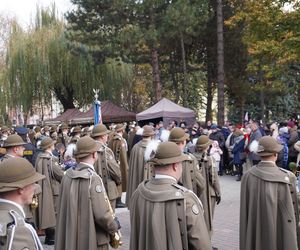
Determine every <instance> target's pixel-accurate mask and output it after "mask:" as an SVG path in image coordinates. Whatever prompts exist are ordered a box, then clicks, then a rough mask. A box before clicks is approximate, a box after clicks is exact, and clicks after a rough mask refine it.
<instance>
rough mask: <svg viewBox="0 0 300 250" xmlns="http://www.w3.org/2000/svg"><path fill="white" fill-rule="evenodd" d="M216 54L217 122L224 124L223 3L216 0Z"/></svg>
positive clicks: (220, 0)
mask: <svg viewBox="0 0 300 250" xmlns="http://www.w3.org/2000/svg"><path fill="white" fill-rule="evenodd" d="M217 39H218V43H217V51H218V53H217V55H218V119H217V120H218V124H219V125H223V124H224V113H225V106H224V105H225V103H224V39H223V3H222V0H217Z"/></svg>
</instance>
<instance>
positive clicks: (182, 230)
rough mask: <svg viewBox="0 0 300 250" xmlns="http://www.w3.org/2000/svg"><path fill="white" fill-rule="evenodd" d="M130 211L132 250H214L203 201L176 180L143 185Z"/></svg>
mask: <svg viewBox="0 0 300 250" xmlns="http://www.w3.org/2000/svg"><path fill="white" fill-rule="evenodd" d="M130 204H131V207H130V223H131V234H130V246H129V249H130V250H142V249H143V250H162V249H164V250H165V249H172V250H182V249H189V250H195V249H197V250H211V249H212V247H211V243H210V236H209V233H208V231H207V227H206V225H205V222H204V217H203V209H202V205H201V202H200V200H199V199H198V198H197V196H196V195H195V194H194V193H193V192H191V191H190V190H188V189H186V188H184V187H182V186H179V185H178V184H177V183H176V181H175V180H173V179H152V180H150V181H144V182H142V183H141V184H140V185H139V187H138V188H137V190H136V191H135V192H134V193H133V195H132V199H131V203H130Z"/></svg>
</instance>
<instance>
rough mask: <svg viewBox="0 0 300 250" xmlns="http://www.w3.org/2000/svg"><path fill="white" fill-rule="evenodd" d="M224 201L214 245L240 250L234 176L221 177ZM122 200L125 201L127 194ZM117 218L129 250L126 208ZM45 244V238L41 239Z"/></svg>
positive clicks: (216, 221) (217, 211)
mask: <svg viewBox="0 0 300 250" xmlns="http://www.w3.org/2000/svg"><path fill="white" fill-rule="evenodd" d="M220 185H221V192H222V200H221V202H220V204H219V205H217V207H216V209H215V216H214V224H213V225H214V233H213V237H212V245H213V247H215V248H217V249H218V250H238V249H239V214H240V211H239V210H240V182H237V181H235V177H234V176H230V175H224V176H220ZM122 200H123V201H125V193H124V194H123V197H122ZM116 216H117V217H118V218H119V220H120V222H121V225H122V229H121V232H122V239H123V245H122V246H121V247H120V248H119V249H120V250H128V249H129V239H130V221H129V211H128V210H127V209H126V208H118V209H116ZM40 239H41V242H42V243H43V242H44V237H40ZM43 246H44V249H45V250H53V249H54V247H53V246H47V245H43Z"/></svg>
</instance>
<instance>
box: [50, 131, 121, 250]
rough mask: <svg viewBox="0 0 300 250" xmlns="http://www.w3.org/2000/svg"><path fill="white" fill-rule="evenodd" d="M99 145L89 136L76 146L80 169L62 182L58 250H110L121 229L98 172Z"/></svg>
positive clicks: (70, 173) (77, 168)
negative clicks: (95, 168)
mask: <svg viewBox="0 0 300 250" xmlns="http://www.w3.org/2000/svg"><path fill="white" fill-rule="evenodd" d="M99 146H100V145H99V144H98V143H97V142H96V141H94V140H93V139H92V138H91V137H89V136H84V137H82V138H80V139H79V140H78V142H77V143H76V151H75V156H76V159H77V162H78V164H77V166H76V167H75V169H73V168H69V169H68V170H67V172H66V174H65V176H64V178H63V180H62V185H61V192H60V207H59V213H58V218H57V230H56V243H55V249H56V250H67V249H72V250H87V249H88V250H108V249H109V242H110V238H111V236H113V235H115V233H116V232H117V230H118V229H119V228H120V224H119V223H118V220H117V218H114V215H113V212H112V210H111V208H110V203H109V200H108V197H107V194H106V191H105V188H104V185H103V182H102V179H101V177H100V176H99V175H98V174H97V173H96V172H95V170H94V167H93V165H94V163H95V161H96V160H97V150H98V149H99Z"/></svg>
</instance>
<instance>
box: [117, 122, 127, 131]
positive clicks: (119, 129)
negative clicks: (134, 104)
mask: <svg viewBox="0 0 300 250" xmlns="http://www.w3.org/2000/svg"><path fill="white" fill-rule="evenodd" d="M124 129H125V126H124V125H123V124H120V123H119V124H117V126H116V127H115V131H116V132H120V131H122V130H124Z"/></svg>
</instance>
